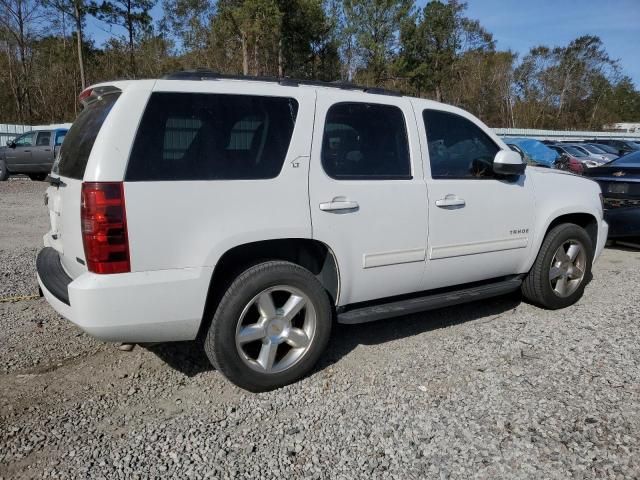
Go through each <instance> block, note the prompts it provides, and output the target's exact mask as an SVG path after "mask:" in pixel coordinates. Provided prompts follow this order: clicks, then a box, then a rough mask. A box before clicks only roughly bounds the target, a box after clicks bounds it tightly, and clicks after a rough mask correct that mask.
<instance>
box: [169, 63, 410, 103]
mask: <svg viewBox="0 0 640 480" xmlns="http://www.w3.org/2000/svg"><path fill="white" fill-rule="evenodd" d="M162 79H163V80H246V81H254V82H272V83H277V84H279V85H282V86H286V87H297V86H300V85H309V86H313V87H328V88H339V89H341V90H360V91H362V92H365V93H371V94H375V95H391V96H394V97H401V96H402V94H401V93H400V92H396V91H393V90H386V89H384V88H377V87H363V86H360V85H356V84H355V83H350V82H343V81H341V80H336V81H333V82H323V81H321V80H300V79H296V78H289V77H283V78H279V77H269V76H247V75H229V74H225V73H218V72H214V71H213V70H208V69H204V68H198V69H195V70H181V71H178V72H173V73H169V74H168V75H165V76H164V77H162Z"/></svg>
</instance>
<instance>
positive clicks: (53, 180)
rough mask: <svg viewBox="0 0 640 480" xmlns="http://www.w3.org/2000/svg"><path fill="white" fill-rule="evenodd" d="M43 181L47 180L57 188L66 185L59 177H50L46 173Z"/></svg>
mask: <svg viewBox="0 0 640 480" xmlns="http://www.w3.org/2000/svg"><path fill="white" fill-rule="evenodd" d="M45 182H49V183H50V184H51V185H53V186H54V187H58V188H60V187H66V186H67V184H66V183H64V182H63V181H62V180H60V178H59V177H52V176H51V175H47V178H46V179H45Z"/></svg>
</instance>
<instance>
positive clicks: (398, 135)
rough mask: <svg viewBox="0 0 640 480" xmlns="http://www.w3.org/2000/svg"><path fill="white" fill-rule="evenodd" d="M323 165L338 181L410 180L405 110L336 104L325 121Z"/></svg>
mask: <svg viewBox="0 0 640 480" xmlns="http://www.w3.org/2000/svg"><path fill="white" fill-rule="evenodd" d="M322 166H323V167H324V170H325V172H327V174H328V175H329V176H330V177H331V178H334V179H336V180H405V179H411V163H410V159H409V142H408V140H407V130H406V127H405V123H404V115H403V114H402V111H401V110H400V109H399V108H398V107H394V106H391V105H378V104H371V103H338V104H336V105H333V106H332V107H331V108H330V109H329V111H328V112H327V118H326V120H325V126H324V136H323V140H322Z"/></svg>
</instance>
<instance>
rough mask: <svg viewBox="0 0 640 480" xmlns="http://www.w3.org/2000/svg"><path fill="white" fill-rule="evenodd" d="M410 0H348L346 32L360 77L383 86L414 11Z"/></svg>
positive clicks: (388, 76) (346, 3)
mask: <svg viewBox="0 0 640 480" xmlns="http://www.w3.org/2000/svg"><path fill="white" fill-rule="evenodd" d="M412 8H413V2H412V1H410V0H345V1H344V17H345V32H346V35H347V36H349V37H351V39H350V40H349V41H350V42H352V44H353V48H354V53H355V60H356V63H355V66H356V75H355V76H356V78H357V79H358V80H359V81H361V82H363V83H365V84H371V85H378V86H382V85H383V84H384V83H385V82H386V81H388V80H390V77H391V74H390V69H389V66H390V65H391V64H392V63H393V60H394V58H395V56H396V54H397V51H398V31H399V29H400V23H401V21H402V19H403V18H405V17H406V16H407V15H409V14H410V12H411V10H412Z"/></svg>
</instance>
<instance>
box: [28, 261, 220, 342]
mask: <svg viewBox="0 0 640 480" xmlns="http://www.w3.org/2000/svg"><path fill="white" fill-rule="evenodd" d="M41 257H42V258H43V259H46V260H47V261H46V262H45V261H44V260H40V258H41ZM56 262H57V267H56ZM37 270H38V283H39V285H40V288H41V290H42V293H43V295H44V297H45V298H46V300H47V301H48V302H49V304H50V305H51V306H52V307H53V308H54V310H56V311H57V312H58V313H59V314H60V315H62V316H63V317H65V318H67V319H68V320H70V321H71V322H73V323H74V324H76V325H77V326H78V327H80V328H81V329H82V330H84V331H85V332H87V333H88V334H90V335H92V336H94V337H96V338H98V339H100V340H104V341H112V342H127V343H144V342H169V341H182V340H193V339H195V338H196V335H197V334H198V329H199V328H200V323H201V321H202V316H203V312H204V305H205V301H206V297H207V292H208V289H209V281H210V279H211V275H212V273H213V271H212V270H213V269H211V268H184V269H175V270H159V271H154V272H133V273H122V274H114V275H96V274H93V273H89V272H87V273H83V274H82V275H80V276H79V277H77V278H75V279H71V278H69V276H68V275H67V274H66V272H65V271H64V270H63V269H62V267H61V266H60V259H59V256H58V252H57V251H56V250H53V249H51V248H44V249H43V250H42V251H41V252H40V254H39V255H38V262H37ZM65 283H66V293H67V296H66V299H65V296H64V292H62V290H63V289H64V286H65ZM65 300H66V301H65Z"/></svg>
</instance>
